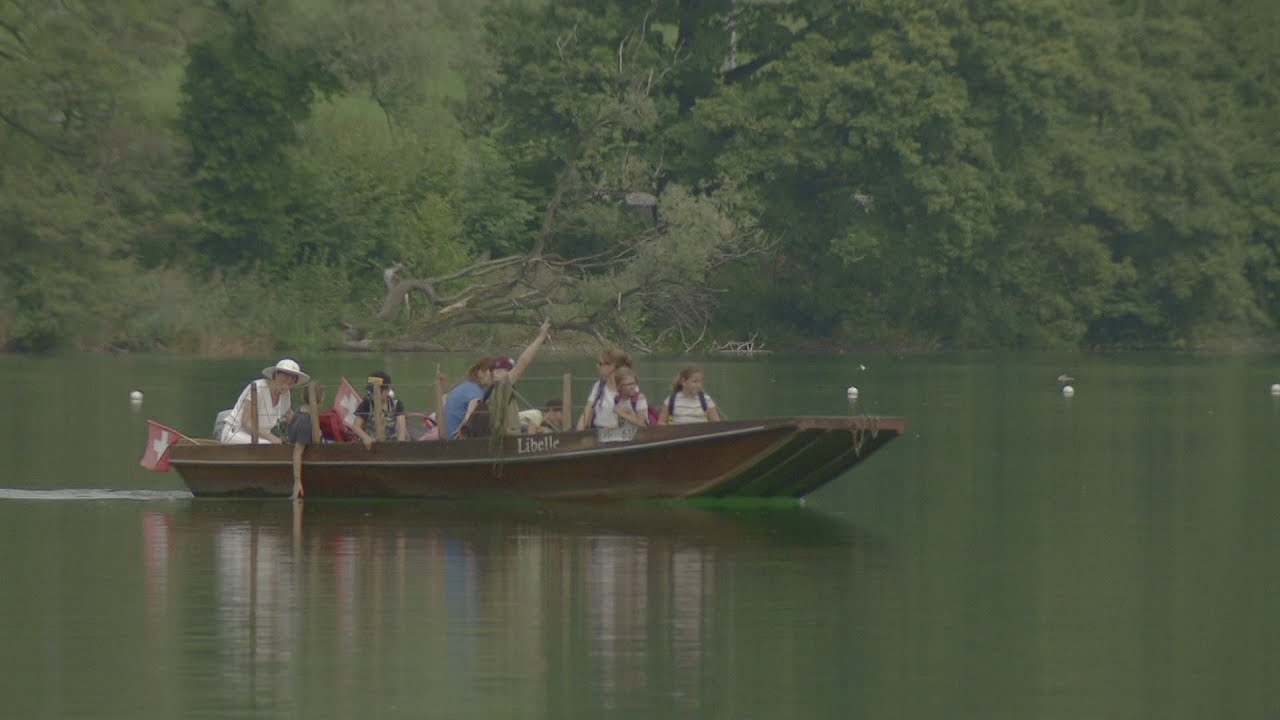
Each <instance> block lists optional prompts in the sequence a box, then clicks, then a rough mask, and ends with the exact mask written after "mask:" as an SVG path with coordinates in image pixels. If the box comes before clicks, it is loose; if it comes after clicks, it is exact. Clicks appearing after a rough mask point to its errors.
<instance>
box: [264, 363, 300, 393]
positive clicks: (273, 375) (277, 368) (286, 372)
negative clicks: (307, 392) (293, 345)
mask: <svg viewBox="0 0 1280 720" xmlns="http://www.w3.org/2000/svg"><path fill="white" fill-rule="evenodd" d="M262 376H263V377H265V378H267V379H268V380H271V381H272V382H274V383H275V384H276V385H277V386H279V387H286V388H291V387H293V386H295V385H306V384H307V383H308V382H311V376H310V375H308V374H306V373H304V372H302V367H301V366H300V365H298V361H297V360H294V359H292V358H283V359H282V360H280V362H277V363H276V364H275V365H272V366H270V367H265V368H262Z"/></svg>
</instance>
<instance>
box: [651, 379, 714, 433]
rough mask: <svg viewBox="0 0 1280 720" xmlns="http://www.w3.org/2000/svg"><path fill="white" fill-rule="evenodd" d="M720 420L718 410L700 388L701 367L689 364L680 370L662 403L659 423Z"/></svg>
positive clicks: (679, 423) (673, 423) (680, 423)
mask: <svg viewBox="0 0 1280 720" xmlns="http://www.w3.org/2000/svg"><path fill="white" fill-rule="evenodd" d="M708 421H709V422H720V410H719V409H718V408H716V401H715V400H712V399H711V396H710V395H708V394H707V393H706V392H705V391H703V388H702V368H700V367H698V366H697V365H690V366H689V367H686V368H685V369H684V370H681V371H680V376H679V377H677V378H676V382H675V384H674V385H672V386H671V394H670V395H669V396H667V399H666V401H665V402H663V403H662V412H661V413H660V414H659V415H658V424H659V425H684V424H687V423H703V422H708Z"/></svg>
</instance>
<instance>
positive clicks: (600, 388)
mask: <svg viewBox="0 0 1280 720" xmlns="http://www.w3.org/2000/svg"><path fill="white" fill-rule="evenodd" d="M591 393H595V394H596V399H595V400H593V401H592V402H591V406H592V408H594V409H595V412H593V413H591V427H598V426H597V425H596V417H597V416H599V415H600V403H602V402H604V380H596V383H595V385H592V386H591V391H590V392H588V393H587V394H588V395H590V394H591Z"/></svg>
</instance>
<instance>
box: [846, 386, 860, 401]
mask: <svg viewBox="0 0 1280 720" xmlns="http://www.w3.org/2000/svg"><path fill="white" fill-rule="evenodd" d="M845 395H848V396H849V399H850V400H857V399H858V388H856V387H854V386H852V385H850V386H849V389H848V390H846V391H845Z"/></svg>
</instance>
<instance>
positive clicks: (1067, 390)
mask: <svg viewBox="0 0 1280 720" xmlns="http://www.w3.org/2000/svg"><path fill="white" fill-rule="evenodd" d="M1075 394H1076V389H1075V388H1073V387H1071V386H1070V385H1063V386H1062V397H1072V396H1074V395H1075Z"/></svg>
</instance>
